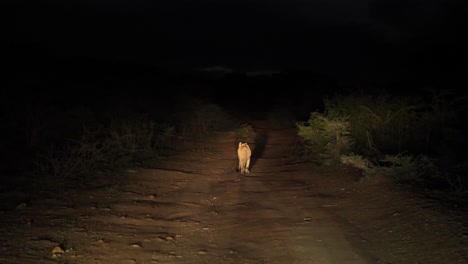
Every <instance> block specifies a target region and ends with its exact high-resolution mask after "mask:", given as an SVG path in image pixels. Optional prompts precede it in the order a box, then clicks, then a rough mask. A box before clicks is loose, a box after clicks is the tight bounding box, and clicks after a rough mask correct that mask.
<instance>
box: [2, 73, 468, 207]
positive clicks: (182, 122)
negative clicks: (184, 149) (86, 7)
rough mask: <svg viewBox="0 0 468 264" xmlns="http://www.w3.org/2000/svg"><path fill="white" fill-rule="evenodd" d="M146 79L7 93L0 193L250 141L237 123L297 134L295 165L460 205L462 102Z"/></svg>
mask: <svg viewBox="0 0 468 264" xmlns="http://www.w3.org/2000/svg"><path fill="white" fill-rule="evenodd" d="M117 75H118V74H117ZM143 75H144V74H143ZM150 76H152V77H148V76H141V75H139V76H135V78H134V81H128V80H129V78H128V76H127V77H126V80H127V81H120V80H119V79H118V78H115V77H112V78H107V79H106V78H103V79H102V80H101V79H100V81H96V80H94V81H92V82H91V81H87V82H86V81H85V82H82V83H80V82H75V83H73V84H72V85H70V84H68V83H64V82H57V81H54V82H48V81H45V80H44V79H41V78H35V77H34V76H33V77H31V76H30V77H29V78H24V79H22V81H21V82H19V83H15V84H14V87H13V86H12V87H11V88H10V90H9V91H5V92H4V94H3V96H2V97H3V98H4V99H3V102H2V106H1V107H2V108H1V113H2V114H1V117H0V118H1V120H0V121H1V124H2V125H3V129H2V131H1V133H2V135H1V137H0V144H1V152H2V153H1V156H2V162H1V175H2V178H1V182H0V183H1V187H0V188H1V189H0V191H2V192H4V191H14V190H18V189H21V190H26V191H29V192H41V193H44V192H45V193H56V192H60V191H63V190H67V189H69V188H82V187H86V184H87V183H88V182H89V181H92V180H93V178H94V177H95V175H97V174H99V175H111V174H116V173H119V170H122V169H125V168H129V167H132V166H149V165H152V164H155V163H156V162H158V160H160V159H163V158H167V150H169V149H170V148H171V140H172V139H173V138H174V137H203V136H208V135H210V134H211V133H213V132H216V131H236V133H237V135H238V139H239V140H243V141H249V140H252V139H253V140H255V128H254V127H252V126H251V125H250V124H249V122H248V120H249V119H251V118H264V119H266V120H268V121H269V122H270V124H271V126H272V127H273V128H278V129H281V128H292V127H297V128H298V134H299V136H300V138H302V141H301V142H300V144H298V146H297V147H296V148H295V151H294V152H293V153H291V156H292V157H294V158H295V159H298V160H303V161H311V160H313V161H315V162H318V163H319V164H322V165H324V166H327V165H332V166H337V165H340V164H347V165H350V166H354V167H356V168H358V169H359V170H361V171H362V175H363V177H372V176H373V175H376V174H386V175H389V176H392V177H394V178H395V180H396V181H399V182H402V183H405V184H409V185H412V186H416V187H418V188H421V190H423V191H425V192H429V193H433V194H434V193H437V194H440V196H441V197H449V196H450V197H453V196H455V197H456V198H457V199H461V198H462V199H463V197H464V196H466V194H467V191H468V189H467V188H468V176H467V173H466V172H467V166H468V163H467V160H468V159H467V151H466V147H467V142H466V137H465V134H466V127H465V125H466V123H467V118H466V116H467V109H466V101H467V98H466V97H464V96H463V94H461V93H459V92H457V91H450V90H444V89H436V88H434V89H425V90H424V89H421V90H419V89H417V90H412V94H410V93H408V94H407V95H405V94H403V95H402V93H401V90H395V89H393V90H392V89H388V90H385V89H381V90H370V89H351V88H352V87H353V86H352V85H351V84H339V83H333V82H330V81H329V80H326V79H323V78H315V77H314V76H312V77H311V76H308V77H307V78H306V77H304V75H301V74H296V75H291V74H290V75H287V74H278V75H274V76H269V77H268V76H258V77H247V76H245V75H243V74H240V73H239V74H238V73H234V74H230V75H225V76H221V77H219V76H218V77H216V78H211V77H212V76H210V78H207V77H206V76H205V77H204V78H200V76H195V75H183V76H182V75H180V74H173V75H171V74H166V75H165V77H164V78H162V77H161V76H156V77H154V76H155V75H154V74H153V75H150ZM168 76H169V77H168ZM182 77H183V78H182ZM139 79H144V81H138V80H139ZM64 87H67V88H64ZM259 87H261V88H259ZM284 87H288V88H284ZM239 91H242V92H239ZM327 91H333V93H331V92H327ZM287 95H288V96H287Z"/></svg>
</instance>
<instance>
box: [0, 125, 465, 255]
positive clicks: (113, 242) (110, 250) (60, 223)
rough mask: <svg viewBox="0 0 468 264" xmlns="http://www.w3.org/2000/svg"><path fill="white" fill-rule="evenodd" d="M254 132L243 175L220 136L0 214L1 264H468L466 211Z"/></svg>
mask: <svg viewBox="0 0 468 264" xmlns="http://www.w3.org/2000/svg"><path fill="white" fill-rule="evenodd" d="M256 126H257V129H258V130H257V134H258V137H257V140H256V142H250V145H251V148H252V152H253V156H252V162H251V173H250V174H248V175H246V176H241V175H240V173H239V172H236V166H237V157H236V149H237V144H238V142H237V139H236V135H235V134H234V133H222V134H219V135H218V136H217V137H215V138H213V139H211V140H206V141H198V142H194V141H190V142H180V143H179V144H178V147H177V150H176V151H175V152H174V153H173V154H172V155H171V156H170V157H169V158H168V159H167V160H165V161H163V162H162V163H161V164H160V165H158V166H157V167H155V168H147V169H135V170H128V172H127V174H126V175H124V176H116V177H115V178H114V179H113V180H111V181H110V182H109V181H101V180H100V179H99V177H96V182H95V184H94V186H95V188H90V189H87V190H80V191H72V192H68V193H67V195H66V196H64V197H63V198H60V199H59V198H56V197H55V198H53V197H50V198H40V199H33V200H25V201H24V203H20V204H18V205H16V208H13V209H12V210H4V211H2V212H1V213H0V217H1V220H0V231H1V234H2V237H0V242H1V248H0V263H2V264H8V263H22V264H28V263H80V264H81V263H86V264H87V263H102V264H107V263H109V264H111V263H112V264H114V263H138V264H143V263H193V264H198V263H297V264H302V263H304V264H305V263H313V264H338V263H351V264H361V263H396V264H401V263H424V264H427V263H467V261H468V257H467V254H466V253H467V252H468V251H467V248H466V242H467V241H466V239H467V238H466V233H465V229H463V224H464V223H463V219H462V216H461V215H460V214H459V212H458V211H454V212H452V213H453V214H446V212H445V211H444V212H443V213H442V212H441V211H440V210H442V208H441V207H438V206H436V205H433V206H425V205H426V203H425V202H424V203H422V202H421V200H419V198H415V197H414V198H408V197H409V196H406V195H407V194H406V193H404V191H403V190H400V189H399V188H397V187H391V186H392V184H391V183H390V182H388V181H386V180H384V179H373V180H369V181H368V182H364V183H363V182H360V183H358V182H357V181H356V177H357V172H355V171H353V170H351V169H346V168H337V169H336V171H335V172H334V173H333V174H331V173H330V172H329V171H323V172H321V171H320V170H317V168H316V167H317V165H315V164H312V163H293V162H291V161H290V158H289V157H288V155H287V153H288V148H289V147H290V146H292V145H293V143H294V141H295V140H296V137H295V135H296V133H295V131H294V130H271V129H266V125H265V123H261V122H260V123H257V124H256ZM389 186H390V187H389ZM25 197H27V195H26V196H25ZM54 249H55V251H54ZM60 250H63V252H61V251H60Z"/></svg>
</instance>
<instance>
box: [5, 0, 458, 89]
mask: <svg viewBox="0 0 468 264" xmlns="http://www.w3.org/2000/svg"><path fill="white" fill-rule="evenodd" d="M462 3H463V1H453V0H432V1H427V0H426V1H422V0H409V1H403V0H353V1H350V0H327V1H325V0H316V1H304V0H288V1H264V0H262V1H259V0H250V1H242V0H236V1H228V0H226V1H211V0H200V1H186V0H183V1H182V0H173V1H150V0H131V1H130V0H118V1H117V0H115V1H112V0H95V1H91V0H81V1H41V0H36V1H3V4H4V5H5V7H6V8H2V9H3V11H4V12H5V14H6V17H7V18H9V19H8V21H7V25H8V26H7V29H6V32H3V33H2V34H3V35H4V36H6V38H4V39H6V42H7V44H8V48H7V49H6V50H5V51H4V52H6V53H7V56H6V59H4V61H3V62H4V63H5V64H6V66H7V68H8V70H7V76H9V78H8V80H9V84H8V87H13V88H14V89H16V88H15V86H27V85H29V86H31V83H33V84H34V83H35V84H37V87H42V88H43V89H44V88H46V87H48V88H50V87H54V88H63V89H65V88H64V87H71V86H73V85H74V84H76V83H86V82H89V83H91V82H94V83H97V84H95V85H97V86H99V83H100V82H101V81H102V80H107V81H109V80H116V81H115V82H118V83H120V84H122V83H126V82H131V83H132V85H134V86H137V84H135V83H139V81H138V80H143V79H146V80H148V79H152V80H154V79H157V78H165V77H167V76H179V75H178V74H179V73H187V72H189V73H191V74H192V73H194V72H195V73H204V74H208V73H212V72H214V71H216V72H217V74H220V73H223V72H224V73H225V72H227V73H232V72H241V73H247V74H249V75H250V76H254V75H258V74H266V75H268V74H271V73H286V72H287V73H294V74H296V73H298V72H299V73H301V74H302V75H301V76H304V74H305V75H308V76H310V78H321V80H324V81H332V82H334V83H347V84H351V85H356V86H365V85H368V86H376V87H377V86H378V87H379V88H381V87H382V86H386V85H388V86H393V87H398V86H400V87H403V86H404V85H406V86H411V85H413V84H415V83H416V84H420V85H421V86H425V85H431V86H432V85H433V86H437V85H439V86H443V85H451V84H453V83H458V82H460V81H464V80H465V78H466V74H465V72H464V71H463V67H462V66H463V64H464V63H465V59H464V57H465V56H466V54H465V52H466V48H465V47H466V45H467V43H466V41H465V40H463V38H464V37H465V35H466V32H464V28H465V26H466V16H464V15H465V11H466V9H465V6H463V4H462ZM317 76H320V77H317ZM175 79H177V78H175ZM24 83H27V84H24ZM101 83H102V82H101ZM141 83H145V81H141ZM146 83H147V84H148V82H146ZM141 86H143V85H141ZM260 88H262V87H261V85H260ZM93 89H94V88H93ZM145 89H147V88H145ZM151 89H154V87H152V88H151ZM289 89H292V88H291V87H289ZM297 89H300V88H297ZM301 89H302V88H301ZM404 89H406V88H404Z"/></svg>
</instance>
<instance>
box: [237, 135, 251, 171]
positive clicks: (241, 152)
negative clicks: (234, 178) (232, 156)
mask: <svg viewBox="0 0 468 264" xmlns="http://www.w3.org/2000/svg"><path fill="white" fill-rule="evenodd" d="M251 155H252V152H251V151H250V147H249V145H248V144H247V143H242V142H239V148H238V149H237V157H238V158H239V171H240V173H241V174H246V173H249V172H250V171H249V166H250V156H251Z"/></svg>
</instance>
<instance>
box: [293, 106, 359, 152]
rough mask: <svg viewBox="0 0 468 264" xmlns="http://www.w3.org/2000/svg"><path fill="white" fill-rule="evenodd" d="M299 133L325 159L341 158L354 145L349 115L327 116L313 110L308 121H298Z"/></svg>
mask: <svg viewBox="0 0 468 264" xmlns="http://www.w3.org/2000/svg"><path fill="white" fill-rule="evenodd" d="M297 127H298V129H299V130H298V135H299V136H300V137H302V138H303V139H304V140H305V141H307V142H308V143H310V144H307V145H306V146H308V147H310V148H311V151H313V152H315V153H319V155H320V156H321V157H322V158H323V159H332V160H339V159H340V156H341V155H342V154H345V153H347V152H348V151H349V150H350V149H351V146H352V143H353V139H352V138H351V137H350V124H349V122H348V120H347V116H340V117H335V118H333V119H330V118H327V117H325V116H324V115H322V114H320V113H317V112H313V113H311V115H310V118H309V121H308V122H307V123H304V122H298V123H297Z"/></svg>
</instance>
